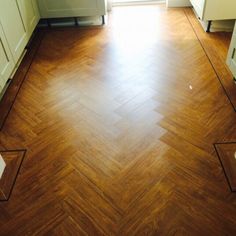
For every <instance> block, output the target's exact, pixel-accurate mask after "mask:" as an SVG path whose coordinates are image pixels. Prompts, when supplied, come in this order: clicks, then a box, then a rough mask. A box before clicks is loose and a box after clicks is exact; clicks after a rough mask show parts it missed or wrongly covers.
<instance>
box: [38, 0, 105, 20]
mask: <svg viewBox="0 0 236 236" xmlns="http://www.w3.org/2000/svg"><path fill="white" fill-rule="evenodd" d="M38 5H39V11H40V16H41V17H42V18H57V17H74V16H103V15H105V14H106V4H105V0H70V1H68V0H38Z"/></svg>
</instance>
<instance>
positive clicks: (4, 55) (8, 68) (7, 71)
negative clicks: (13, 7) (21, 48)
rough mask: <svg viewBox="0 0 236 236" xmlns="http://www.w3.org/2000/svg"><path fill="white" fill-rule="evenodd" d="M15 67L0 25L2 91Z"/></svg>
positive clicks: (0, 80) (0, 77) (0, 78)
mask: <svg viewBox="0 0 236 236" xmlns="http://www.w3.org/2000/svg"><path fill="white" fill-rule="evenodd" d="M14 66H15V64H14V62H13V59H12V56H11V53H10V50H9V48H8V44H7V41H6V39H5V36H4V33H3V29H2V25H1V24H0V90H1V89H3V88H4V86H5V84H6V82H7V80H8V79H9V77H10V75H11V72H12V71H13V69H14Z"/></svg>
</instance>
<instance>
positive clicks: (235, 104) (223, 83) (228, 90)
mask: <svg viewBox="0 0 236 236" xmlns="http://www.w3.org/2000/svg"><path fill="white" fill-rule="evenodd" d="M186 11H187V10H186V9H184V10H183V12H184V14H185V16H186V18H187V20H188V22H189V24H190V25H191V27H192V30H193V32H194V34H195V35H196V37H197V39H198V41H199V43H200V45H201V47H202V49H203V51H204V53H205V55H206V57H207V58H208V61H209V62H210V64H211V67H212V69H213V70H214V72H215V75H216V77H217V79H218V80H219V82H220V84H221V87H222V89H223V91H224V93H225V95H226V96H227V98H228V100H229V102H230V104H231V106H232V107H233V109H234V111H235V112H236V96H234V97H235V98H234V99H233V100H232V98H231V97H233V94H234V93H236V87H235V91H232V87H231V88H230V86H231V84H229V83H228V82H226V81H224V79H223V78H221V76H220V75H219V73H218V71H217V69H216V67H215V65H214V63H213V62H212V60H211V58H210V57H211V56H210V54H209V53H208V52H207V49H206V47H205V46H204V45H203V42H202V40H201V39H200V37H199V35H198V33H197V30H196V29H195V28H194V26H193V23H192V22H191V20H190V19H189V16H188V13H187V12H186ZM192 14H194V13H193V12H192ZM196 20H197V19H196ZM199 24H200V23H199ZM208 34H209V33H208ZM225 61H226V58H225ZM226 83H227V85H226ZM231 83H232V84H233V85H234V82H233V76H232V80H231ZM233 92H234V93H233ZM234 100H235V101H234Z"/></svg>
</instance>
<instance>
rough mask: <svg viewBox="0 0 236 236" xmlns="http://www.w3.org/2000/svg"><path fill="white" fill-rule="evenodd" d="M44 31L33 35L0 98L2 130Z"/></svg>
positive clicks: (0, 127) (0, 126)
mask: <svg viewBox="0 0 236 236" xmlns="http://www.w3.org/2000/svg"><path fill="white" fill-rule="evenodd" d="M43 35H44V31H43V30H41V31H38V32H36V35H34V36H33V40H32V41H31V42H30V43H29V45H28V46H27V52H26V54H25V56H24V58H23V60H22V62H21V64H20V66H19V67H18V69H17V71H16V73H15V75H14V76H13V78H12V81H11V83H10V85H9V87H8V88H7V90H6V92H5V93H4V96H3V98H2V99H1V100H0V111H1V113H0V130H1V129H2V128H3V125H4V122H5V121H6V119H7V116H8V115H9V113H10V111H11V108H12V106H13V104H14V102H15V99H16V97H17V94H18V92H19V90H20V88H21V85H22V84H23V82H24V79H25V77H26V75H27V73H28V70H29V68H30V65H31V63H32V61H33V59H34V56H35V54H36V52H37V49H38V47H39V45H40V42H41V40H42V38H43Z"/></svg>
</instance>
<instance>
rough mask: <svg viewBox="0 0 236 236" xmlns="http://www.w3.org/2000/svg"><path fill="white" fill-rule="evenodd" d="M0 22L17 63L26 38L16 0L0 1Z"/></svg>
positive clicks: (26, 40)
mask: <svg viewBox="0 0 236 236" xmlns="http://www.w3.org/2000/svg"><path fill="white" fill-rule="evenodd" d="M0 22H1V24H2V27H3V31H4V34H5V36H6V39H7V42H8V45H9V48H10V50H11V53H12V56H13V59H14V61H15V63H17V62H18V60H19V58H20V56H21V55H22V52H23V50H24V48H25V46H26V44H27V42H28V38H27V32H26V28H25V26H24V24H23V21H22V17H21V14H20V12H19V6H18V3H17V1H16V0H1V1H0Z"/></svg>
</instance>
